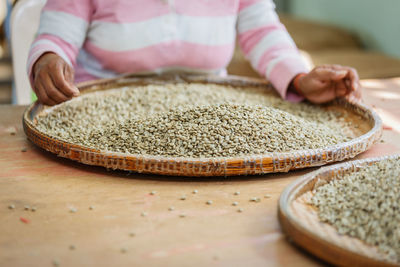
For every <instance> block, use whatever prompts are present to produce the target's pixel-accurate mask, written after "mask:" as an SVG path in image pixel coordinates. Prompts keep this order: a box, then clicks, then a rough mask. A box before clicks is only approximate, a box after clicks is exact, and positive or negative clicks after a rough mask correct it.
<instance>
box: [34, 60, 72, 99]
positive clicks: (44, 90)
mask: <svg viewBox="0 0 400 267" xmlns="http://www.w3.org/2000/svg"><path fill="white" fill-rule="evenodd" d="M73 82H74V70H73V68H71V67H70V66H69V65H68V64H67V63H66V62H65V61H64V60H63V59H62V58H61V57H60V56H58V55H56V54H54V53H45V54H43V55H42V56H41V57H40V58H39V59H38V60H37V61H36V63H35V65H34V66H33V90H34V91H35V93H36V95H37V97H38V99H39V101H40V102H41V103H42V104H45V105H50V106H53V105H56V104H59V103H62V102H64V101H67V100H69V99H71V98H72V97H74V96H78V95H79V89H78V88H77V87H76V86H75V85H74V83H73Z"/></svg>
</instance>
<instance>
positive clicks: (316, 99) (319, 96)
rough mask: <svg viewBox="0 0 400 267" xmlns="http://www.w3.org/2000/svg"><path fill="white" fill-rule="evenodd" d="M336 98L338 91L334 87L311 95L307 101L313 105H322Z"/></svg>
mask: <svg viewBox="0 0 400 267" xmlns="http://www.w3.org/2000/svg"><path fill="white" fill-rule="evenodd" d="M335 98H336V91H335V88H334V87H326V88H324V89H323V90H319V91H316V92H313V93H312V94H310V95H309V96H308V97H307V99H308V100H310V101H311V102H313V103H317V104H321V103H326V102H329V101H331V100H334V99H335Z"/></svg>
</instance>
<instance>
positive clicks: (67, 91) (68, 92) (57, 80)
mask: <svg viewBox="0 0 400 267" xmlns="http://www.w3.org/2000/svg"><path fill="white" fill-rule="evenodd" d="M55 67H56V68H55V71H52V72H51V73H50V78H51V80H52V81H53V84H54V85H55V86H56V87H57V89H58V90H59V91H61V92H62V93H63V94H64V95H65V96H67V97H69V98H71V97H72V96H76V95H79V91H78V90H77V89H76V88H75V87H74V86H71V84H70V83H69V82H68V81H67V80H66V77H65V76H64V67H65V64H62V63H58V64H56V66H55ZM77 91H78V92H77Z"/></svg>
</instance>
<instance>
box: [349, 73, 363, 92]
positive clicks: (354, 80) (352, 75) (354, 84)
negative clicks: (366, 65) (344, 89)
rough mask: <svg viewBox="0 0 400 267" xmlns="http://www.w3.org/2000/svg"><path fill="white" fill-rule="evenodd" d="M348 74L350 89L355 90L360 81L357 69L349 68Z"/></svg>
mask: <svg viewBox="0 0 400 267" xmlns="http://www.w3.org/2000/svg"><path fill="white" fill-rule="evenodd" d="M348 76H349V78H350V81H351V87H352V91H356V90H357V89H358V88H359V82H360V78H359V77H358V74H357V71H356V70H355V69H353V68H349V74H348Z"/></svg>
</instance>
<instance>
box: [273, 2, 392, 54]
mask: <svg viewBox="0 0 400 267" xmlns="http://www.w3.org/2000/svg"><path fill="white" fill-rule="evenodd" d="M276 3H277V8H278V9H279V10H280V11H282V12H288V13H290V14H292V15H294V16H296V17H300V18H306V19H309V20H312V21H316V22H323V23H329V24H331V25H336V26H339V27H343V28H345V29H347V30H349V31H351V32H355V33H357V36H358V37H359V38H360V39H361V41H362V43H363V45H364V46H365V47H366V48H368V49H373V50H378V51H381V52H384V53H386V54H388V55H391V56H395V57H398V58H400V1H399V0H379V1H378V0H334V1H332V0H276Z"/></svg>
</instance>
